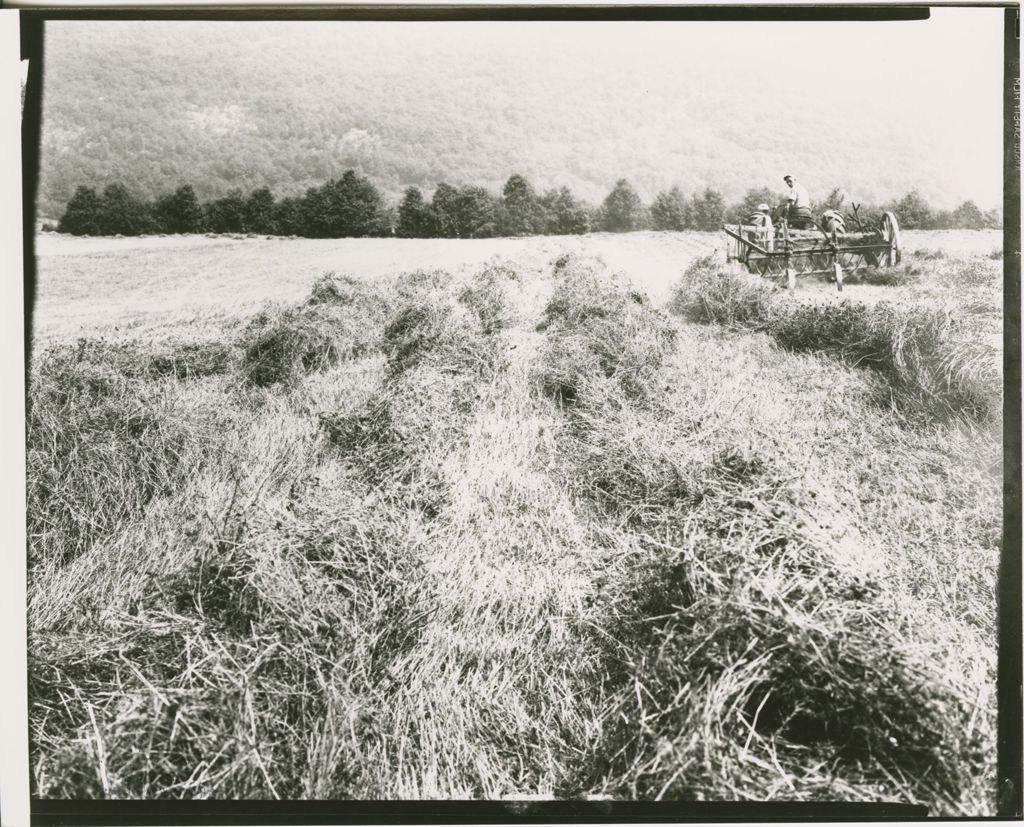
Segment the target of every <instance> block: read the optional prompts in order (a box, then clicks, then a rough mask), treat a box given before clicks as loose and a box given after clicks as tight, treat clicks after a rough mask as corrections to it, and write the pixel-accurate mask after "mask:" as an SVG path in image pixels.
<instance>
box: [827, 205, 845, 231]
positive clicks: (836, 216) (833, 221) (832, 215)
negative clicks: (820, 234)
mask: <svg viewBox="0 0 1024 827" xmlns="http://www.w3.org/2000/svg"><path fill="white" fill-rule="evenodd" d="M821 226H822V227H824V228H825V232H826V233H832V232H833V231H835V233H836V235H846V219H844V218H843V216H842V214H841V213H840V212H839V211H838V210H825V212H824V213H822V216H821Z"/></svg>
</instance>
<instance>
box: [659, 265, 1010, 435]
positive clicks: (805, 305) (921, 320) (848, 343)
mask: <svg viewBox="0 0 1024 827" xmlns="http://www.w3.org/2000/svg"><path fill="white" fill-rule="evenodd" d="M908 267H910V269H912V270H914V272H915V273H916V272H917V265H908ZM965 267H966V269H969V267H968V266H965ZM904 269H905V270H906V272H907V273H909V272H910V269H907V268H904ZM982 269H984V268H982ZM902 272H903V271H888V270H886V271H879V274H880V275H878V278H880V279H883V281H879V282H876V283H890V282H884V279H886V278H891V279H896V280H897V281H893V282H891V283H892V284H896V283H900V284H902V283H904V282H905V278H904V275H905V274H904V275H901V273H902ZM971 272H972V273H973V272H974V271H973V270H971ZM886 274H887V275H886ZM914 277H915V278H916V277H917V276H916V275H915V276H914ZM872 278H874V276H872ZM671 308H672V310H673V312H675V313H677V314H679V315H682V316H684V317H685V318H688V319H690V320H691V321H698V322H706V323H720V324H725V325H731V326H738V327H742V328H745V329H749V330H759V331H763V332H766V333H768V334H769V335H770V336H772V338H774V339H775V340H776V341H777V342H778V343H779V344H780V345H781V346H782V347H785V348H787V349H789V350H793V351H797V352H801V351H809V352H815V353H823V354H828V355H831V356H834V357H836V358H839V359H841V360H843V361H845V362H847V363H849V364H852V365H856V366H863V367H868V368H872V369H874V370H876V371H877V372H879V373H880V374H881V375H882V376H884V377H885V378H886V379H887V380H888V381H889V383H890V385H891V387H892V392H893V397H894V399H895V400H896V401H897V402H898V403H899V404H901V405H902V407H903V408H904V409H906V410H907V411H909V412H925V413H927V414H929V415H932V416H938V417H944V416H948V415H950V414H954V415H967V416H971V417H975V418H979V419H986V418H988V417H990V416H992V415H994V414H996V413H997V412H998V410H999V406H1000V394H999V385H1000V384H1001V378H1000V376H999V372H998V370H997V369H996V368H995V363H996V360H995V358H994V357H995V354H994V353H993V352H992V349H991V348H985V349H984V350H985V351H986V353H987V354H988V356H987V358H986V357H983V356H980V355H979V348H978V347H977V346H975V345H974V344H972V343H969V342H966V341H965V340H964V338H963V337H962V335H961V334H960V330H961V328H962V326H963V325H962V322H961V320H960V315H959V313H960V312H961V311H958V310H956V309H953V308H951V307H949V306H935V305H934V304H933V303H929V302H921V301H907V300H898V301H891V302H889V301H879V302H876V303H866V302H858V301H853V300H849V299H843V300H841V301H836V302H832V301H829V302H814V301H798V300H794V299H792V298H790V297H788V296H785V295H782V294H779V293H778V292H777V291H776V290H775V289H774V288H773V287H771V286H770V285H769V284H767V283H766V282H764V281H763V280H761V279H757V278H755V277H753V276H750V275H749V274H747V273H742V272H736V271H733V270H730V269H728V268H726V267H724V266H723V265H722V264H720V263H715V262H713V261H710V260H702V261H700V262H697V263H696V264H695V265H694V266H693V267H691V268H690V270H688V271H687V272H686V273H685V274H684V275H683V278H682V279H681V280H680V282H679V283H678V284H677V285H676V287H675V292H674V297H673V300H672V303H671Z"/></svg>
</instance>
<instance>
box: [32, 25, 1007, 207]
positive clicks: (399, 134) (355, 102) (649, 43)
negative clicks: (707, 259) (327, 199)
mask: <svg viewBox="0 0 1024 827" xmlns="http://www.w3.org/2000/svg"><path fill="white" fill-rule="evenodd" d="M611 25H613V24H601V23H589V24H585V23H572V24H536V23H534V24H529V23H521V24H519V23H517V24H506V23H500V24H494V23H492V24H477V23H451V24H441V23H418V24H412V23H389V24H379V23H352V22H337V23H317V24H304V23H272V24H264V23H238V22H235V23H212V22H206V21H203V22H195V21H174V22H152V21H151V22H145V23H139V22H102V23H101V22H81V21H74V22H61V23H50V24H48V26H47V30H46V38H47V39H46V67H45V69H46V81H45V89H44V124H43V135H44V138H43V158H42V178H41V184H40V211H41V213H42V214H43V215H50V216H54V217H57V216H59V215H60V214H61V213H62V211H63V207H64V205H65V204H66V203H67V201H68V199H69V198H70V197H71V195H72V194H73V193H74V191H75V188H76V187H77V186H79V185H86V186H91V187H97V188H99V189H102V188H103V187H104V186H106V185H108V184H110V183H112V182H125V183H127V184H129V186H130V187H131V188H132V189H133V191H134V194H135V195H137V196H139V197H141V198H147V199H153V198H156V197H158V196H160V195H162V194H164V193H167V192H172V191H173V190H174V189H175V188H176V187H177V186H179V185H181V184H182V183H191V184H192V185H193V186H194V187H195V191H196V194H197V196H198V197H199V198H200V199H201V200H203V201H206V200H208V199H212V198H218V197H222V196H224V195H226V194H227V193H228V192H229V191H231V190H232V189H236V188H241V189H244V190H245V191H247V192H248V191H251V190H252V189H255V188H257V187H263V186H266V187H269V188H271V189H272V190H273V192H274V194H275V195H276V196H278V197H283V196H289V195H295V194H299V193H302V192H304V191H305V190H306V189H307V188H308V187H311V186H320V185H322V184H323V183H324V182H325V181H328V180H330V179H332V178H337V177H340V176H341V174H342V173H343V172H344V171H345V170H347V169H354V170H356V171H357V172H358V173H360V174H362V175H366V176H368V177H370V178H371V179H372V180H373V181H374V182H375V184H376V185H377V186H378V187H380V188H381V189H382V190H383V192H384V194H385V195H386V196H387V197H388V198H389V199H390V200H392V201H397V199H398V198H399V197H400V195H401V192H402V190H403V189H404V188H405V187H408V186H417V187H421V188H423V189H424V190H425V191H426V192H427V193H429V192H430V191H431V190H433V188H434V187H435V186H436V185H437V184H438V183H439V182H442V181H445V182H448V183H452V184H454V185H462V184H473V185H478V186H484V187H487V188H489V189H491V190H494V191H498V190H500V188H501V186H502V184H503V183H504V182H505V180H506V179H507V178H508V176H509V175H510V174H511V173H513V172H518V173H521V174H523V175H525V176H527V177H528V178H529V179H530V180H531V181H532V182H534V183H535V184H536V185H537V186H538V187H539V188H543V189H548V188H551V187H558V186H568V187H569V188H570V189H571V190H572V191H573V192H574V193H575V194H576V195H577V196H579V197H580V198H583V199H586V200H589V201H593V202H599V201H600V200H601V199H602V198H604V196H605V195H606V194H607V192H608V190H609V188H610V187H611V185H612V184H613V183H614V182H615V181H616V180H617V179H619V178H622V177H626V178H628V179H629V180H630V181H631V182H632V183H633V184H634V185H635V186H636V187H637V189H638V191H639V192H640V194H641V196H643V197H644V199H645V200H647V199H650V198H651V197H653V196H654V194H655V193H656V192H658V191H660V190H663V189H666V188H668V187H669V186H671V185H674V184H678V185H679V186H680V187H681V188H682V190H683V191H684V193H686V194H687V195H689V194H691V193H694V192H697V191H700V190H702V189H703V188H705V187H714V188H716V189H718V190H720V191H721V192H722V193H723V194H724V195H725V196H726V197H727V198H730V199H735V198H737V197H739V196H740V195H741V194H742V193H743V192H745V191H746V190H748V189H749V188H752V187H758V186H764V185H767V186H770V187H772V188H773V189H781V188H782V182H781V180H780V177H781V175H782V174H783V172H786V171H793V172H795V173H796V174H797V175H798V176H800V177H801V178H802V179H803V180H804V181H805V182H806V183H807V184H808V185H809V186H810V188H811V190H812V195H815V196H817V197H824V195H825V194H826V193H827V191H828V190H829V189H831V188H832V187H843V188H845V189H846V190H847V191H848V193H849V195H850V197H851V198H852V199H853V200H869V201H870V200H874V201H883V200H886V199H889V198H894V197H898V196H900V195H902V194H903V193H905V192H908V191H910V190H912V189H918V190H920V191H921V192H922V193H923V194H924V196H925V197H927V198H928V199H929V200H930V201H931V202H932V203H934V204H935V205H936V206H940V207H947V206H948V207H952V206H954V205H955V204H957V203H960V202H961V201H963V200H964V199H966V198H973V199H975V200H976V201H977V202H978V203H979V205H980V206H981V207H982V209H988V208H990V207H993V206H995V205H996V200H995V199H996V197H997V193H998V176H997V177H996V180H995V182H994V183H993V181H992V180H990V179H991V176H990V175H988V174H987V173H988V171H989V167H991V166H992V161H993V159H994V160H995V161H998V153H999V146H998V142H996V143H994V144H993V145H992V146H988V144H987V143H986V141H988V138H987V137H986V136H988V135H989V134H990V132H991V130H988V131H985V129H984V127H986V124H984V123H982V122H981V121H980V120H979V118H977V117H975V118H973V121H974V128H976V131H977V134H975V135H973V136H968V137H970V142H969V143H964V142H965V140H966V138H965V135H964V133H962V132H959V131H957V130H956V129H950V128H947V126H948V125H946V124H945V121H943V119H947V120H948V119H949V118H950V117H951V116H950V114H949V112H948V111H939V110H938V109H937V108H936V107H934V106H931V105H928V104H927V103H925V102H921V101H920V100H919V98H918V97H917V96H915V94H914V92H915V89H917V88H920V87H923V86H924V85H930V84H935V83H942V82H943V74H942V73H943V72H944V71H946V70H945V69H944V68H943V67H942V66H931V67H927V71H921V70H920V69H921V67H919V66H916V65H914V62H913V61H912V60H908V61H901V62H896V63H895V66H891V65H883V64H879V62H878V61H875V60H865V61H863V64H864V65H860V63H861V62H860V61H858V62H857V64H856V66H853V65H852V64H851V65H850V67H849V68H846V67H845V65H843V64H842V63H836V58H835V55H834V54H833V52H834V45H830V43H829V42H828V40H827V39H826V38H820V39H819V38H817V37H810V38H808V37H805V36H804V35H803V34H801V33H798V32H796V30H795V29H794V30H793V33H792V34H790V33H789V32H790V30H789V29H787V30H786V32H782V31H781V30H780V29H774V30H772V29H770V28H769V27H762V28H761V29H760V30H759V32H763V36H762V35H760V34H759V39H757V40H755V41H754V42H755V43H757V44H759V45H761V46H763V50H762V49H760V48H759V49H754V50H751V49H749V48H745V47H741V46H738V45H737V44H736V43H735V42H733V41H731V40H730V39H726V38H718V39H716V38H715V37H709V38H701V37H699V36H698V37H695V36H694V32H695V31H698V32H699V31H702V30H695V29H694V28H693V26H694V25H695V24H685V25H686V26H689V28H688V29H683V28H680V26H682V25H684V24H646V26H645V25H641V24H625V26H623V24H614V25H615V26H616V27H617V28H616V29H615V33H611V31H612V30H611V29H610V28H609V26H611ZM699 25H700V26H704V25H710V24H699ZM814 25H823V24H814ZM601 27H604V28H601ZM706 31H707V32H709V33H714V32H719V33H721V32H722V31H723V30H722V29H721V28H718V29H713V30H712V29H707V30H706ZM801 32H802V30H801ZM716 37H717V36H716ZM787 38H789V40H787ZM890 39H891V38H890ZM892 42H893V43H898V42H899V43H907V44H910V43H911V40H903V41H895V40H893V41H892ZM793 46H796V47H798V48H799V49H801V50H802V52H803V53H805V55H806V60H805V62H804V65H805V66H806V72H802V73H801V74H800V76H799V77H798V78H796V79H794V78H792V77H788V78H787V77H784V76H783V73H780V72H779V71H776V70H773V68H772V67H773V63H774V62H775V59H776V56H777V55H778V54H779V50H780V49H781V50H783V51H785V50H786V49H789V48H791V47H793ZM879 48H881V49H885V48H887V47H886V45H885V44H884V43H880V44H879ZM830 65H834V66H835V70H834V71H832V70H829V69H828V67H829V66H830ZM893 72H896V73H897V74H896V75H893ZM961 74H962V75H964V74H965V75H966V77H965V78H964V80H963V84H964V86H966V85H969V84H970V82H971V78H970V69H967V70H965V71H964V72H961ZM850 79H853V82H850ZM838 81H842V82H841V83H840V84H839V85H838V86H837V82H838ZM840 86H841V89H840V88H839V87H840ZM964 86H961V87H956V88H953V87H950V86H949V85H947V87H946V88H947V96H948V97H949V100H951V101H955V100H958V97H957V96H958V95H960V94H962V93H963V91H964ZM996 91H997V92H998V90H996ZM986 94H987V93H986V90H984V89H978V90H977V92H976V95H975V97H978V96H981V97H984V96H985V95H986ZM996 99H998V94H997V95H996ZM958 114H960V115H963V114H964V113H963V112H960V113H958ZM968 114H969V113H968ZM995 134H996V135H997V137H998V130H997V131H996V133H995ZM958 142H959V143H958ZM968 145H969V146H970V147H972V148H973V151H972V152H970V153H964V152H962V151H961V150H962V149H963V148H964V146H968ZM951 153H958V155H957V157H958V163H957V165H954V167H955V168H954V169H953V170H951V169H950V164H949V159H950V157H953V156H952V155H951ZM971 164H974V166H973V167H972V166H971ZM968 168H969V169H970V170H975V171H976V172H977V174H974V175H970V176H969V177H968V178H967V179H966V180H969V181H970V185H971V187H973V189H967V188H965V186H964V181H965V170H967V169H968ZM996 168H998V164H996Z"/></svg>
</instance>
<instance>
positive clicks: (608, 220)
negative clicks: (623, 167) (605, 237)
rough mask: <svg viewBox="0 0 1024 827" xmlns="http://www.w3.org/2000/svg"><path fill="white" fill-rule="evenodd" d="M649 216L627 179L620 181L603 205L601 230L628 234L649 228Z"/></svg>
mask: <svg viewBox="0 0 1024 827" xmlns="http://www.w3.org/2000/svg"><path fill="white" fill-rule="evenodd" d="M647 222H648V216H647V211H646V210H645V209H644V205H643V203H642V202H641V201H640V196H639V195H637V192H636V190H635V189H633V185H632V184H630V183H629V181H627V180H626V179H625V178H622V179H620V180H618V181H617V182H616V183H615V186H614V187H613V188H612V191H611V192H609V193H608V195H607V197H606V198H605V199H604V203H603V204H602V205H601V229H602V230H606V231H607V232H612V233H628V232H630V231H631V230H642V229H644V227H645V226H647Z"/></svg>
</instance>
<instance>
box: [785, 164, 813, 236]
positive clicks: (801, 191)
mask: <svg viewBox="0 0 1024 827" xmlns="http://www.w3.org/2000/svg"><path fill="white" fill-rule="evenodd" d="M782 180H783V181H785V182H786V186H787V187H789V192H787V193H786V199H785V201H783V203H782V205H781V206H782V207H783V208H784V209H783V212H782V214H783V217H784V218H785V219H786V220H787V221H788V222H789V226H790V227H792V228H793V229H795V230H808V229H810V228H811V227H813V226H814V219H813V218H812V217H811V196H810V195H808V194H807V188H806V187H805V186H804V185H803V184H801V183H800V182H798V181H797V180H796V179H795V178H794V177H793V176H792V175H786V176H783V179H782Z"/></svg>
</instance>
